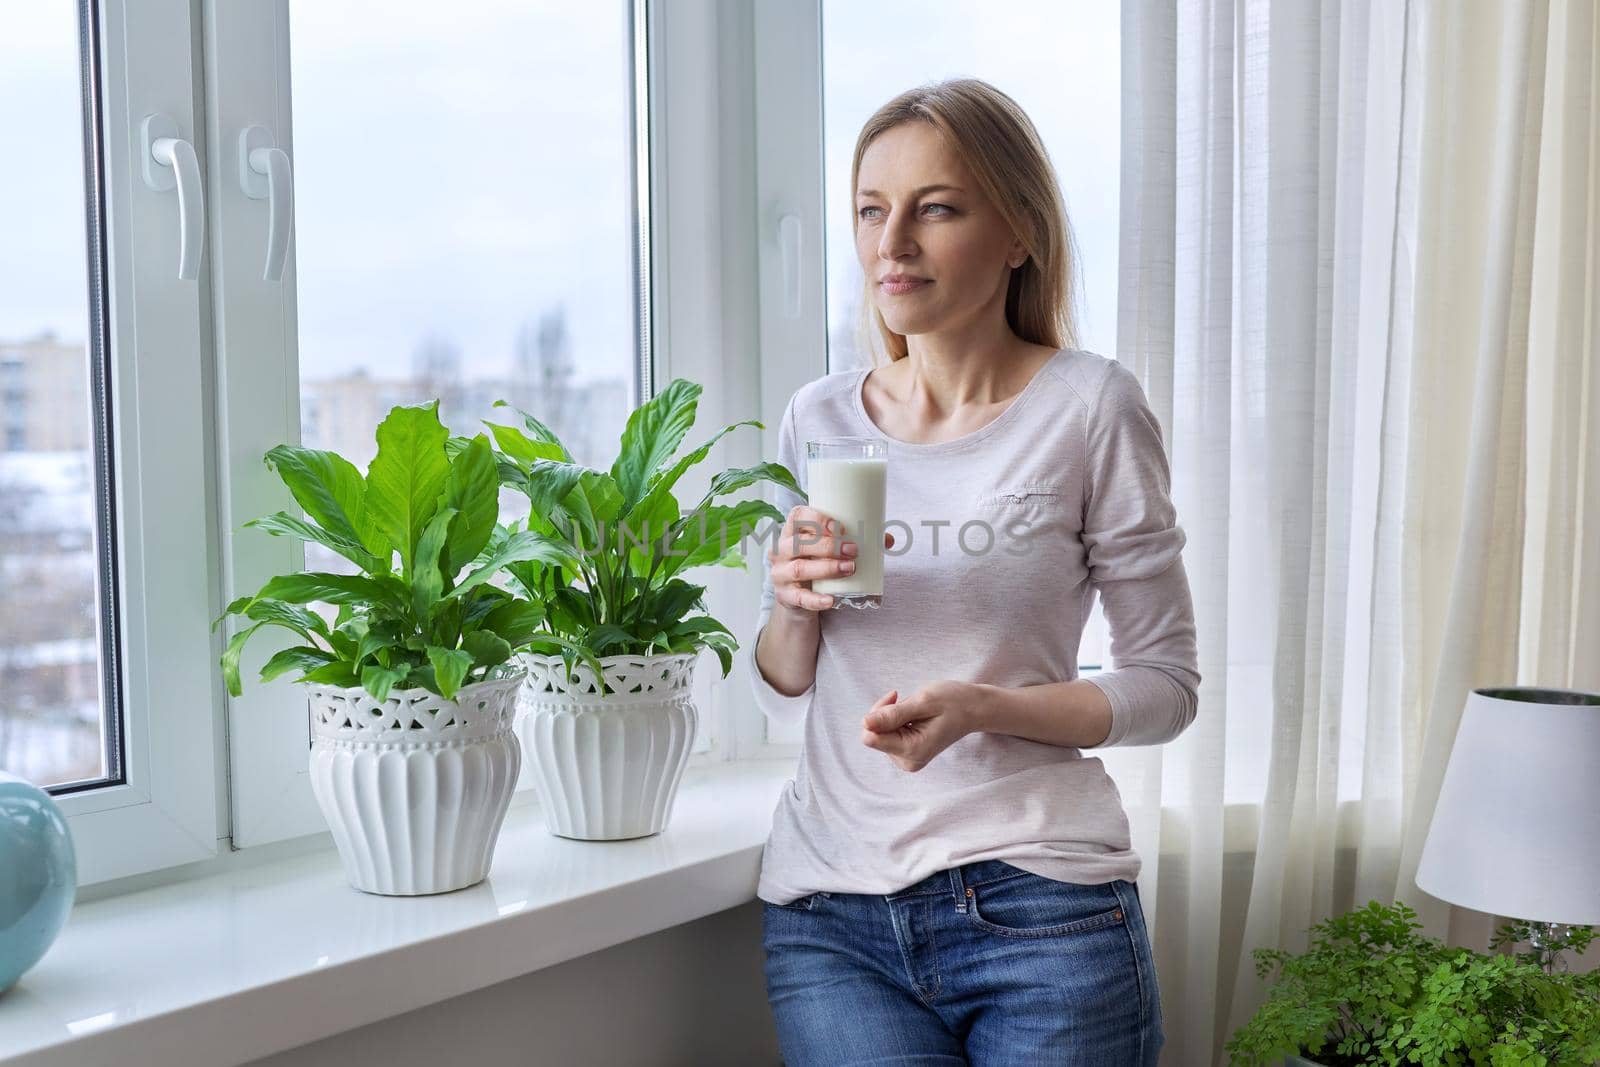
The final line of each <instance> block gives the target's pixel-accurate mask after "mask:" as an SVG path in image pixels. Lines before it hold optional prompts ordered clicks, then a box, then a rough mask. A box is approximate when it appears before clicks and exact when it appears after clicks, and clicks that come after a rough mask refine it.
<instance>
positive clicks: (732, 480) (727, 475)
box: [706, 463, 806, 500]
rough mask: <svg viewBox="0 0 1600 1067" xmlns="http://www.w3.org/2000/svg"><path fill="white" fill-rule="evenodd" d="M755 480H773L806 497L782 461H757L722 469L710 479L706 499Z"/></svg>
mask: <svg viewBox="0 0 1600 1067" xmlns="http://www.w3.org/2000/svg"><path fill="white" fill-rule="evenodd" d="M757 482H774V483H776V484H777V485H781V486H782V487H783V488H785V489H787V490H789V492H791V493H793V494H795V495H796V496H798V497H800V498H801V499H802V500H804V499H805V498H806V493H805V490H803V489H801V488H800V485H799V483H798V482H796V481H795V480H794V474H793V473H792V472H791V471H790V470H789V468H788V467H785V466H784V465H783V464H782V463H757V464H756V465H755V466H754V467H736V468H734V469H733V470H726V471H723V472H722V473H721V474H718V475H717V476H716V477H715V478H712V479H711V488H710V489H709V490H707V492H706V499H708V500H709V499H710V498H712V497H717V496H727V495H728V494H729V493H736V492H738V491H739V490H740V489H743V488H745V487H747V486H751V485H754V484H756V483H757Z"/></svg>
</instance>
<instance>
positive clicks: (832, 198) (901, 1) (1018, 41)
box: [822, 0, 1122, 670]
mask: <svg viewBox="0 0 1600 1067" xmlns="http://www.w3.org/2000/svg"><path fill="white" fill-rule="evenodd" d="M822 15H823V22H822V55H823V78H822V94H823V115H824V116H825V120H824V126H823V140H824V153H825V160H826V162H825V167H826V173H825V175H824V202H825V204H826V208H825V210H826V213H827V224H826V227H825V230H826V234H825V236H826V240H827V272H828V369H829V370H830V371H836V370H847V369H850V368H858V367H865V366H866V365H867V364H868V362H869V356H868V353H867V350H866V349H865V348H864V347H863V345H862V344H861V343H860V339H861V336H862V335H861V332H860V331H861V329H862V326H863V320H862V312H863V308H862V306H861V304H862V301H861V297H862V281H863V278H862V271H861V264H860V262H859V261H858V260H857V258H856V249H855V237H854V234H853V231H852V227H851V218H852V211H853V209H854V204H853V195H854V190H852V189H851V188H850V163H851V159H852V157H853V155H854V153H855V144H856V136H857V135H858V134H859V133H860V132H861V127H862V126H863V125H864V124H865V123H866V121H867V119H868V118H870V117H871V116H872V113H873V112H874V111H876V110H877V109H878V108H879V107H881V106H882V105H883V104H886V103H888V102H889V100H891V99H893V98H894V97H895V96H896V95H898V94H900V93H902V92H904V91H905V90H907V89H910V88H912V87H913V86H916V85H921V84H923V83H926V82H933V81H939V80H942V79H944V78H959V77H971V78H982V79H983V80H984V81H987V82H989V83H990V84H991V85H994V86H995V87H996V88H998V89H1000V90H1001V91H1002V92H1004V93H1006V94H1007V95H1009V96H1010V97H1011V98H1012V99H1014V100H1015V101H1016V102H1017V103H1018V104H1019V105H1021V107H1022V109H1023V110H1024V111H1026V112H1027V113H1028V117H1029V118H1031V119H1032V120H1033V124H1034V126H1035V127H1037V128H1038V130H1039V135H1040V137H1042V138H1043V139H1044V144H1045V148H1046V150H1047V151H1048V152H1049V153H1050V159H1051V161H1052V162H1053V163H1054V165H1055V169H1056V177H1057V178H1058V179H1059V180H1060V182H1061V192H1062V197H1063V199H1064V201H1065V203H1066V207H1067V217H1068V219H1069V221H1070V222H1071V224H1072V229H1073V236H1074V238H1075V239H1076V241H1077V244H1078V251H1079V253H1080V255H1081V258H1080V260H1079V263H1078V271H1079V274H1080V277H1081V280H1082V290H1081V297H1080V300H1081V303H1080V304H1079V306H1078V309H1077V311H1078V334H1079V345H1080V346H1081V347H1083V348H1086V349H1089V350H1090V351H1092V352H1098V353H1100V354H1101V355H1105V356H1111V357H1115V356H1116V340H1117V337H1116V330H1117V208H1118V194H1119V185H1118V182H1119V180H1120V175H1119V171H1120V169H1121V168H1120V156H1121V121H1122V119H1121V109H1120V101H1119V94H1120V91H1121V80H1122V73H1121V51H1120V48H1121V46H1120V41H1121V33H1122V31H1121V23H1120V19H1121V16H1120V13H1119V12H1118V10H1117V5H1116V4H1063V3H1060V2H1059V0H1016V2H1014V3H1009V4H1005V5H1000V6H997V5H994V4H985V3H979V2H976V0H946V2H942V3H940V4H939V17H938V18H936V19H934V18H928V17H927V5H926V4H923V3H911V2H907V0H823V5H822ZM883 27H892V28H893V34H892V45H890V46H886V45H885V37H884V35H883V33H882V32H880V31H881V29H882V28H883ZM1108 653H1109V648H1108V647H1107V634H1106V627H1105V621H1104V618H1103V617H1102V615H1101V612H1100V605H1099V601H1098V599H1097V600H1096V602H1095V608H1094V612H1093V613H1092V615H1091V616H1090V619H1089V622H1088V625H1087V626H1086V628H1085V630H1084V635H1083V644H1082V645H1081V646H1080V647H1079V650H1078V658H1079V662H1080V664H1081V665H1082V667H1083V668H1084V669H1085V670H1089V669H1096V668H1099V667H1100V666H1102V665H1104V666H1105V667H1107V668H1109V666H1110V664H1109V662H1108V661H1107V658H1106V657H1107V656H1108Z"/></svg>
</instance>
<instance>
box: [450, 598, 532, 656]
mask: <svg viewBox="0 0 1600 1067" xmlns="http://www.w3.org/2000/svg"><path fill="white" fill-rule="evenodd" d="M542 622H544V605H542V604H540V603H539V602H538V601H533V600H513V601H511V602H509V603H506V604H502V605H500V606H499V607H497V608H495V609H494V610H493V611H491V612H489V614H488V615H485V616H484V618H483V626H482V628H483V629H484V630H487V631H490V632H491V633H495V634H498V635H499V636H500V637H502V638H503V639H505V641H506V642H507V643H509V644H510V645H512V646H513V647H516V646H517V645H520V644H522V643H523V642H524V641H526V640H527V639H528V638H529V637H532V636H533V634H534V633H535V632H536V631H537V630H538V629H539V624H540V623H542ZM468 636H470V635H468ZM464 640H465V639H463V641H464Z"/></svg>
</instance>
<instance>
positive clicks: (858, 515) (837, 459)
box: [806, 437, 889, 610]
mask: <svg viewBox="0 0 1600 1067" xmlns="http://www.w3.org/2000/svg"><path fill="white" fill-rule="evenodd" d="M888 477H889V446H888V443H887V442H885V441H883V440H881V439H879V438H875V437H824V438H821V439H820V440H816V441H807V442H806V493H807V495H808V496H809V497H810V498H811V499H810V503H811V506H812V507H813V508H815V509H816V510H818V511H820V512H822V513H823V514H824V515H827V516H828V517H829V518H830V519H833V520H835V521H836V522H838V523H839V527H840V536H841V537H843V538H844V539H845V540H849V541H853V542H855V544H856V546H857V548H858V549H859V550H860V551H859V552H858V553H857V555H856V557H855V561H856V569H855V571H854V572H853V573H851V574H843V575H840V576H839V577H837V578H816V579H813V580H812V582H811V588H812V590H813V591H814V592H818V593H827V594H829V595H830V596H832V597H833V607H834V608H842V607H852V608H856V609H858V610H864V609H868V608H878V607H882V606H883V533H884V519H885V515H884V512H885V510H886V507H887V502H888V484H889V483H888ZM814 536H820V531H819V532H818V533H817V534H816V535H814Z"/></svg>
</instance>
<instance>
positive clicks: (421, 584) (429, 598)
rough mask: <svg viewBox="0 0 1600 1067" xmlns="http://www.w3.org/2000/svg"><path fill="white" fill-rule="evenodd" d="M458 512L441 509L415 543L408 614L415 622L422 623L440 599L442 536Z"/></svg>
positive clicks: (441, 584) (441, 593) (442, 584)
mask: <svg viewBox="0 0 1600 1067" xmlns="http://www.w3.org/2000/svg"><path fill="white" fill-rule="evenodd" d="M457 514H459V512H457V511H456V509H455V508H445V509H443V510H442V511H438V512H435V513H434V516H433V518H431V519H429V520H428V526H427V529H425V530H424V531H423V533H422V538H421V540H419V541H418V542H417V558H416V560H415V561H413V567H412V570H411V610H412V611H413V612H415V613H416V617H417V618H418V619H426V618H428V615H429V613H430V612H432V610H433V605H434V604H436V603H438V601H439V598H440V597H442V596H443V595H444V575H443V574H441V573H440V571H439V556H440V554H441V553H442V552H443V551H444V547H445V543H444V542H445V535H446V534H448V533H449V532H450V520H452V519H454V518H455V517H456V515H457Z"/></svg>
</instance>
